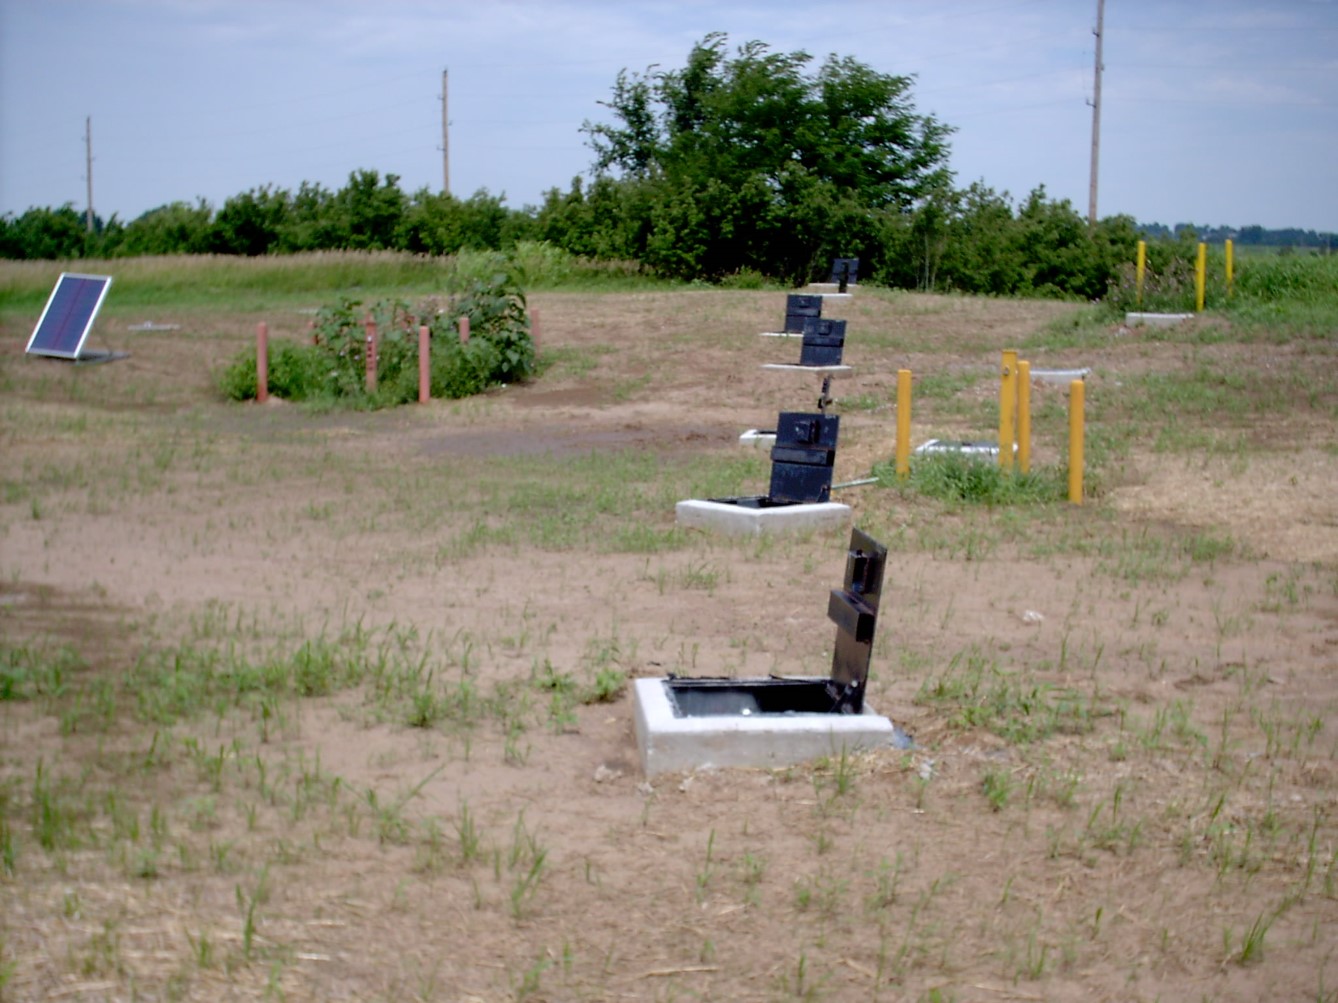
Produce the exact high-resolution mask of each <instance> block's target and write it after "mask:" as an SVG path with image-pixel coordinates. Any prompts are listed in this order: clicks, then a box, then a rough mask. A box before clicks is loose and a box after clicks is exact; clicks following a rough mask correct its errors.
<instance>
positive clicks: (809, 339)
mask: <svg viewBox="0 0 1338 1003" xmlns="http://www.w3.org/2000/svg"><path fill="white" fill-rule="evenodd" d="M845 344H846V322H845V321H843V320H824V319H823V318H821V317H809V318H807V319H805V321H804V347H803V348H802V349H801V350H800V353H799V364H800V365H801V366H839V365H840V364H841V352H842V350H843V349H844V348H845Z"/></svg>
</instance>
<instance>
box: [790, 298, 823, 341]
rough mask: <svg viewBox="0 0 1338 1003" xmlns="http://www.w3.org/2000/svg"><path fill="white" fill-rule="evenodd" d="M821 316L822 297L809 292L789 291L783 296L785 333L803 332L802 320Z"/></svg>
mask: <svg viewBox="0 0 1338 1003" xmlns="http://www.w3.org/2000/svg"><path fill="white" fill-rule="evenodd" d="M821 316H822V297H821V296H816V295H812V294H809V293H791V294H790V295H788V296H786V297H785V333H786V334H803V333H804V321H805V320H806V319H807V318H809V317H821Z"/></svg>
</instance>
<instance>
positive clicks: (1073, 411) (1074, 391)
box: [1069, 380, 1086, 505]
mask: <svg viewBox="0 0 1338 1003" xmlns="http://www.w3.org/2000/svg"><path fill="white" fill-rule="evenodd" d="M1085 393H1086V388H1085V384H1084V383H1083V381H1082V380H1074V381H1073V382H1072V383H1070V384H1069V501H1071V502H1072V503H1073V504H1074V505H1081V504H1082V464H1083V455H1082V453H1083V449H1082V447H1083V420H1084V418H1083V407H1084V403H1085V402H1084V395H1085Z"/></svg>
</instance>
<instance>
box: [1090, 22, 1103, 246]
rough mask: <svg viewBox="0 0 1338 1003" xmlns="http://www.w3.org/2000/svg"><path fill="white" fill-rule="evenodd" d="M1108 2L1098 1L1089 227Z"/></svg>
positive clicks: (1098, 140)
mask: <svg viewBox="0 0 1338 1003" xmlns="http://www.w3.org/2000/svg"><path fill="white" fill-rule="evenodd" d="M1105 20H1106V0H1096V31H1094V32H1093V33H1092V34H1094V35H1096V76H1095V82H1094V83H1093V85H1092V182H1091V186H1090V188H1089V189H1088V192H1087V225H1088V226H1096V174H1097V164H1098V163H1099V162H1100V159H1101V71H1102V70H1104V69H1105V67H1104V66H1103V65H1102V64H1101V39H1102V36H1103V35H1104V33H1105Z"/></svg>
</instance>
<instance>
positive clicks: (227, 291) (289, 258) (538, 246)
mask: <svg viewBox="0 0 1338 1003" xmlns="http://www.w3.org/2000/svg"><path fill="white" fill-rule="evenodd" d="M506 257H507V259H508V260H509V261H510V262H511V263H513V264H514V265H515V266H516V267H517V269H518V270H519V272H520V273H521V275H522V276H523V280H524V284H525V287H526V289H528V290H530V291H534V290H542V289H558V288H561V289H592V288H598V289H610V290H633V289H644V288H648V287H655V288H667V287H669V286H671V285H673V283H670V282H668V281H666V280H663V279H659V278H657V277H655V276H654V275H652V274H650V273H648V272H645V271H644V270H643V269H641V267H640V266H639V265H637V264H636V263H635V262H619V261H615V262H607V261H600V262H596V261H591V260H588V259H585V258H578V257H576V256H575V255H572V254H569V253H567V252H566V251H563V250H560V249H559V248H556V247H553V246H552V245H549V244H544V243H536V242H526V243H522V244H519V245H517V246H516V247H515V248H514V249H513V250H512V251H511V252H510V254H509V255H507V256H506ZM497 261H498V255H497V253H496V252H491V251H462V252H460V253H459V254H457V255H452V256H449V257H432V256H429V255H422V254H409V253H407V252H402V251H314V252H311V253H306V254H286V255H272V256H267V257H258V258H243V257H234V256H230V255H217V254H202V255H171V256H163V257H142V258H115V259H111V260H96V259H86V260H80V261H78V262H61V261H3V262H0V311H6V310H24V311H29V312H31V311H33V310H35V309H40V308H41V305H42V303H43V302H44V301H45V300H46V297H47V296H48V295H49V293H50V292H51V287H52V285H54V283H55V281H56V278H57V277H58V276H59V275H60V273H61V272H63V271H77V272H85V273H91V274H97V275H111V276H112V277H113V279H114V284H113V288H112V293H111V295H110V296H109V298H108V300H107V305H108V307H109V308H113V307H116V308H119V307H132V308H144V307H151V306H162V305H165V304H171V305H172V306H175V307H192V306H194V307H214V306H226V307H228V308H229V309H237V308H239V307H240V308H243V309H245V308H247V307H249V306H254V307H255V308H256V309H261V308H264V307H267V306H272V305H274V304H284V303H292V302H301V303H303V304H307V303H309V302H310V301H312V300H313V299H317V298H322V297H329V296H332V295H334V294H339V293H343V294H350V295H354V296H357V297H359V298H367V297H373V298H374V297H375V296H376V295H378V294H380V295H389V294H392V293H394V294H401V295H413V294H423V295H426V294H429V293H433V292H440V291H442V290H443V289H446V290H449V289H452V288H453V287H455V286H458V285H460V284H462V283H464V284H467V283H468V282H470V281H473V280H476V279H480V278H486V277H487V276H489V275H491V274H492V272H493V271H495V270H496V267H497Z"/></svg>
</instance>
